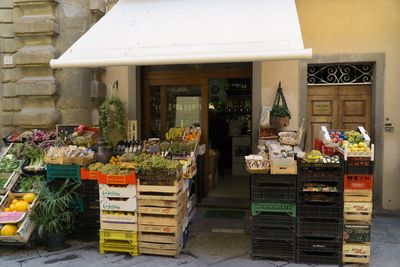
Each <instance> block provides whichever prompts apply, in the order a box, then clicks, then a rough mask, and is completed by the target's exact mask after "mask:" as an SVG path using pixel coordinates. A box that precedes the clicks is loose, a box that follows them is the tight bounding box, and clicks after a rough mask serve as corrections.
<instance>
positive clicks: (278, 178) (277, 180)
mask: <svg viewBox="0 0 400 267" xmlns="http://www.w3.org/2000/svg"><path fill="white" fill-rule="evenodd" d="M296 180H297V175H281V174H252V175H251V184H252V186H258V187H264V186H268V185H271V184H280V185H286V186H296Z"/></svg>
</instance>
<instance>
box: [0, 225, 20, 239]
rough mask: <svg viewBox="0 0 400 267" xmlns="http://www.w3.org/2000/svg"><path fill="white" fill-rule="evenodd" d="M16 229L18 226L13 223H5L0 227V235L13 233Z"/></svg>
mask: <svg viewBox="0 0 400 267" xmlns="http://www.w3.org/2000/svg"><path fill="white" fill-rule="evenodd" d="M17 230H18V228H17V226H16V225H15V224H6V225H4V226H3V227H2V228H1V231H0V235H7V236H10V235H15V234H16V233H17Z"/></svg>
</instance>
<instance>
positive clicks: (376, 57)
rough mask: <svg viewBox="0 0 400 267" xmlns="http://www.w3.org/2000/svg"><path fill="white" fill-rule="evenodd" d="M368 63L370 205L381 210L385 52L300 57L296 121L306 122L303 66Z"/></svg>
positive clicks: (305, 85)
mask: <svg viewBox="0 0 400 267" xmlns="http://www.w3.org/2000/svg"><path fill="white" fill-rule="evenodd" d="M359 62H372V63H373V64H374V71H373V77H374V78H373V82H372V125H374V135H375V136H374V140H375V151H376V153H375V163H374V178H375V179H374V208H376V209H377V210H383V205H382V203H383V199H382V196H383V180H382V177H383V149H384V146H383V138H384V125H385V117H384V97H383V96H384V70H385V53H362V54H356V53H354V54H326V55H313V58H312V59H310V60H301V61H300V66H299V88H300V89H299V97H300V110H299V112H300V114H299V115H300V120H299V121H300V122H301V121H302V120H303V119H304V120H305V123H306V124H305V125H307V68H308V64H335V63H359Z"/></svg>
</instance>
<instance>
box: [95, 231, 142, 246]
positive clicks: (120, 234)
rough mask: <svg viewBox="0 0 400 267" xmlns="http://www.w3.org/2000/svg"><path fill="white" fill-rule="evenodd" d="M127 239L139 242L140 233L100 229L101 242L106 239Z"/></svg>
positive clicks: (130, 241) (131, 241)
mask: <svg viewBox="0 0 400 267" xmlns="http://www.w3.org/2000/svg"><path fill="white" fill-rule="evenodd" d="M109 240H110V241H113V240H116V241H118V240H119V241H127V242H129V243H131V244H133V243H135V244H137V240H138V233H137V232H134V231H117V230H100V242H105V241H109Z"/></svg>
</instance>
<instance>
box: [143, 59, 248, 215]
mask: <svg viewBox="0 0 400 267" xmlns="http://www.w3.org/2000/svg"><path fill="white" fill-rule="evenodd" d="M141 76H142V77H141V87H142V100H143V102H142V103H143V108H142V110H143V113H142V114H143V115H142V117H143V124H142V133H143V137H144V138H146V139H147V138H152V137H158V138H161V139H165V133H166V132H167V131H168V129H170V128H173V127H186V126H190V125H199V126H201V128H202V137H201V143H202V144H205V145H206V147H207V149H206V153H205V156H204V163H205V164H204V175H202V176H199V175H198V176H197V179H198V181H196V185H197V187H198V188H197V190H196V192H197V198H198V200H201V202H200V204H201V205H206V206H213V207H215V206H217V207H243V208H248V207H249V193H250V186H249V175H248V174H247V172H246V170H245V164H244V155H247V154H250V153H251V128H252V124H251V117H252V102H251V96H252V89H251V87H252V81H251V77H252V64H251V63H230V64H202V65H173V66H149V67H143V68H142V69H141Z"/></svg>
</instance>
